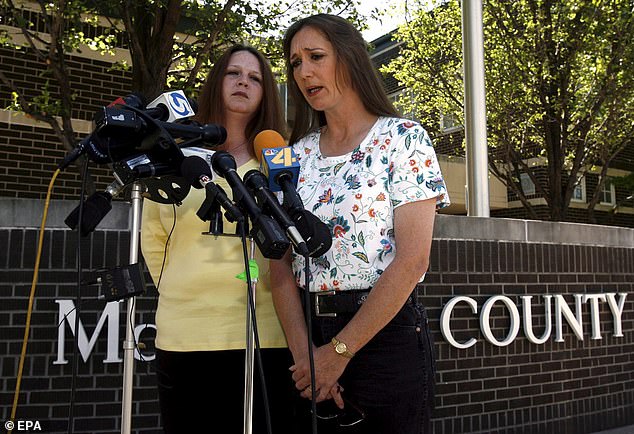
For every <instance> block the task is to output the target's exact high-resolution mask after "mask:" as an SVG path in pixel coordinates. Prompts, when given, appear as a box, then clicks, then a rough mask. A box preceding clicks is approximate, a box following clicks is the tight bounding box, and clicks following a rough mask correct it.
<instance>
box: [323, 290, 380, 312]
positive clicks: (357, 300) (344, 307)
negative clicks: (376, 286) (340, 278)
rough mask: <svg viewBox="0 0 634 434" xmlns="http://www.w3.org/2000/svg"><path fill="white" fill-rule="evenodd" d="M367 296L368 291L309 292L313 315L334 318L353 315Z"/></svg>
mask: <svg viewBox="0 0 634 434" xmlns="http://www.w3.org/2000/svg"><path fill="white" fill-rule="evenodd" d="M368 294H370V290H369V289H362V290H348V291H319V292H311V293H310V302H311V307H312V309H313V315H315V316H317V317H324V316H327V317H336V316H337V314H338V313H355V312H356V311H358V310H359V308H360V307H361V305H362V304H363V303H364V302H365V301H366V300H367V298H368Z"/></svg>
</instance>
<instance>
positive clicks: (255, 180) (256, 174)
mask: <svg viewBox="0 0 634 434" xmlns="http://www.w3.org/2000/svg"><path fill="white" fill-rule="evenodd" d="M242 180H243V182H244V185H246V186H247V187H248V188H250V189H251V190H259V189H260V188H263V187H264V188H268V187H269V181H268V180H267V179H266V176H264V173H262V172H260V171H259V170H258V169H251V170H249V171H248V172H247V173H245V174H244V178H242Z"/></svg>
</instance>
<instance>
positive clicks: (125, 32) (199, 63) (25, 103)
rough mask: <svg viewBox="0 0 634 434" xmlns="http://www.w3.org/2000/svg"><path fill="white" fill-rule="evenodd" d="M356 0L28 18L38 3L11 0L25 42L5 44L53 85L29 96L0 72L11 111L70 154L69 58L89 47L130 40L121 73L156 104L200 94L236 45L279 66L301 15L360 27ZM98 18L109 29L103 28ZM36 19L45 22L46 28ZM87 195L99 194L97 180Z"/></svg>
mask: <svg viewBox="0 0 634 434" xmlns="http://www.w3.org/2000/svg"><path fill="white" fill-rule="evenodd" d="M358 1H359V0H334V1H332V0H314V1H308V0H299V1H297V0H295V1H293V0H284V1H278V2H271V1H265V0H250V1H246V0H243V1H239V0H226V1H222V0H201V1H193V0H159V1H155V0H118V1H114V2H95V1H92V0H55V1H52V2H45V1H43V0H38V1H37V3H35V5H36V6H38V7H39V10H38V11H37V14H36V17H35V18H30V15H29V14H27V13H26V12H28V10H27V7H25V6H28V8H32V7H33V5H34V3H32V2H26V1H20V0H6V1H5V2H3V4H2V6H1V8H0V12H1V14H0V17H5V18H4V19H5V20H6V24H8V25H9V26H12V27H15V28H18V29H19V31H20V34H21V35H22V37H23V39H24V41H25V43H24V44H18V43H17V42H16V41H15V39H14V38H12V37H11V36H10V35H9V34H8V33H7V32H6V31H4V32H3V33H0V43H1V44H2V45H3V46H11V47H14V48H16V49H24V50H28V51H30V52H32V53H35V55H36V56H37V58H38V59H40V61H41V62H42V64H44V65H46V74H47V76H48V77H50V85H49V86H46V88H45V89H43V90H42V91H41V92H39V93H36V94H35V96H31V97H29V96H28V95H33V93H34V92H33V89H23V88H22V89H20V88H18V87H17V86H15V85H14V83H13V82H12V80H10V79H9V78H8V77H7V75H6V74H5V73H4V72H3V69H2V68H1V67H0V83H2V84H3V85H4V86H6V87H8V88H9V89H11V91H12V94H13V96H14V102H13V104H12V105H11V106H10V107H8V108H11V109H13V110H16V111H19V112H23V113H26V114H28V115H29V116H31V117H33V118H34V119H37V120H40V121H43V122H46V123H47V124H49V125H50V126H51V128H52V129H53V131H54V133H55V135H56V136H57V137H58V138H59V140H60V142H61V143H62V144H63V145H64V147H65V148H66V149H67V150H71V149H73V148H74V147H75V145H76V134H75V132H74V131H73V127H72V123H71V120H72V118H71V112H72V103H73V99H74V91H73V89H72V87H71V85H70V80H69V72H68V68H67V67H66V60H67V57H68V56H69V55H71V54H75V53H80V52H81V50H85V49H89V48H88V47H91V48H90V49H96V50H100V51H102V52H106V51H109V50H112V49H113V47H114V43H115V41H116V40H117V39H123V40H125V41H127V45H128V47H129V50H130V54H131V58H132V65H121V67H131V69H132V89H131V90H134V91H136V92H139V93H140V94H142V95H144V96H145V97H146V99H147V100H148V101H151V100H152V99H153V98H154V97H156V96H157V95H158V94H160V93H161V92H162V91H164V90H165V89H166V88H169V87H177V88H181V89H184V90H186V91H188V92H195V89H196V88H197V87H198V86H199V85H200V83H201V81H202V80H203V78H204V76H205V73H206V71H207V69H208V68H209V67H210V66H211V65H212V64H213V62H214V60H215V58H216V55H217V54H218V53H219V51H220V50H221V49H222V47H223V46H226V44H228V43H231V42H237V41H241V42H250V43H252V44H253V45H255V46H258V47H261V48H264V51H265V53H267V54H269V55H270V57H271V58H272V59H273V60H275V59H278V60H279V59H280V58H281V55H280V47H279V39H280V37H281V34H282V31H283V29H284V28H285V27H286V26H287V25H288V22H290V21H292V20H293V19H294V18H296V17H297V16H299V15H306V14H309V13H314V12H317V11H321V12H331V13H339V14H345V15H346V16H349V17H351V19H353V20H356V23H360V19H359V17H358V14H357V12H356V6H357V4H358ZM86 17H89V18H88V19H87V18H86ZM98 17H102V18H106V19H107V20H109V22H110V24H109V25H108V26H106V27H105V28H104V26H103V24H101V25H100V24H99V20H98ZM36 21H38V22H39V21H41V22H42V24H43V26H44V27H43V29H42V28H41V27H39V26H38V25H37V24H38V23H36ZM3 24H5V23H3ZM87 27H93V28H97V27H99V32H98V36H94V37H88V36H87V34H88V33H89V32H88V31H87V30H88V29H87ZM177 32H178V33H180V34H184V35H188V37H187V39H186V40H184V39H180V38H179V37H178V35H177ZM107 102H108V101H104V103H107ZM58 119H60V120H58ZM80 162H81V161H80ZM87 190H88V193H92V192H94V190H95V188H94V183H93V182H92V180H89V181H88V186H87Z"/></svg>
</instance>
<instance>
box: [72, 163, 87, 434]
mask: <svg viewBox="0 0 634 434" xmlns="http://www.w3.org/2000/svg"><path fill="white" fill-rule="evenodd" d="M87 178H88V158H84V168H83V171H82V176H81V191H80V193H79V212H78V219H79V220H78V221H79V224H78V225H77V255H76V259H77V296H76V298H75V309H76V310H77V312H76V313H75V334H74V339H73V343H74V345H73V361H72V363H71V379H70V402H69V406H68V434H73V419H74V417H73V412H74V408H75V388H76V387H77V385H76V382H77V358H78V351H77V350H78V348H79V315H80V313H81V303H82V301H81V282H82V278H81V272H82V266H81V265H82V262H81V259H82V258H81V256H82V255H81V224H82V221H83V218H84V196H85V191H86V179H87Z"/></svg>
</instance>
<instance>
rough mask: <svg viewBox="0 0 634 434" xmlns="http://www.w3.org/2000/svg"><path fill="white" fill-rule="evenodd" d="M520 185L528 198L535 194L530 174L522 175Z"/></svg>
mask: <svg viewBox="0 0 634 434" xmlns="http://www.w3.org/2000/svg"><path fill="white" fill-rule="evenodd" d="M520 184H521V186H522V191H523V192H524V194H525V195H526V196H528V195H529V194H535V184H534V183H533V180H532V179H531V177H530V176H529V175H528V173H521V174H520Z"/></svg>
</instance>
